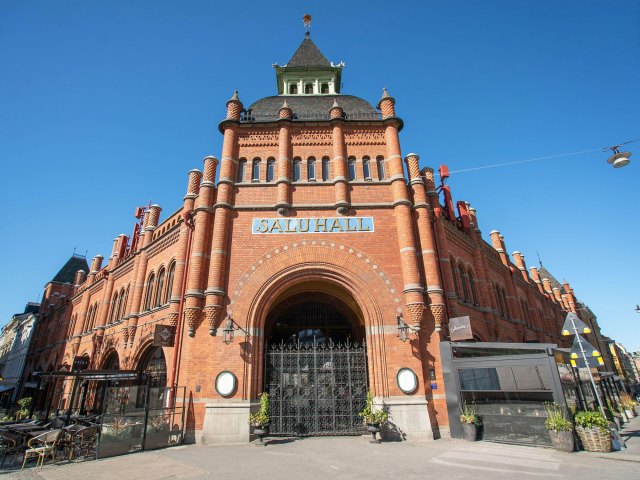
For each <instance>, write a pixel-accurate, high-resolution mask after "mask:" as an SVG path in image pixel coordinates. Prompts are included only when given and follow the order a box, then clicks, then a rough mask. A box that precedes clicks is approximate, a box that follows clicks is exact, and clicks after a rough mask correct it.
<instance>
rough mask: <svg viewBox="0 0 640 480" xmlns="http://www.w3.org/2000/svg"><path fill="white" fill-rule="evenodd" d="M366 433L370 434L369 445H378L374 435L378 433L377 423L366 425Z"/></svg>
mask: <svg viewBox="0 0 640 480" xmlns="http://www.w3.org/2000/svg"><path fill="white" fill-rule="evenodd" d="M367 432H369V433H370V434H371V438H370V439H369V443H380V440H379V439H378V438H376V434H377V433H379V432H380V424H379V423H367Z"/></svg>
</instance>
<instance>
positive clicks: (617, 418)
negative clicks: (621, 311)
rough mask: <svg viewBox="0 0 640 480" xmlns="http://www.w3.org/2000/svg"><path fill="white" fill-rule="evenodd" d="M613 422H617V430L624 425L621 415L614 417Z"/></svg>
mask: <svg viewBox="0 0 640 480" xmlns="http://www.w3.org/2000/svg"><path fill="white" fill-rule="evenodd" d="M613 423H615V424H616V430H620V428H621V427H622V424H621V422H620V417H613Z"/></svg>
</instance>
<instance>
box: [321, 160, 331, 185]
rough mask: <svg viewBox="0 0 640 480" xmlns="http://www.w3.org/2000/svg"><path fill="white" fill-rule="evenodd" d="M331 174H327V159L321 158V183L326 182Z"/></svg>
mask: <svg viewBox="0 0 640 480" xmlns="http://www.w3.org/2000/svg"><path fill="white" fill-rule="evenodd" d="M330 176H331V174H330V173H329V157H322V181H323V182H328V181H329V177H330Z"/></svg>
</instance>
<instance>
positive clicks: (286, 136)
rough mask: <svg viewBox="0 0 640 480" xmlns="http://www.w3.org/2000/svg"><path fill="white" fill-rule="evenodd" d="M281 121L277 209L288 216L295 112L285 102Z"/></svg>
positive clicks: (279, 122)
mask: <svg viewBox="0 0 640 480" xmlns="http://www.w3.org/2000/svg"><path fill="white" fill-rule="evenodd" d="M278 116H279V117H280V120H279V121H278V124H279V126H280V131H279V132H278V160H277V163H276V165H277V167H278V168H277V170H278V178H277V179H276V188H277V189H278V200H277V203H276V209H277V211H278V214H279V215H287V214H288V213H289V209H291V118H292V117H293V111H292V110H291V109H290V108H289V106H288V105H287V102H286V100H285V102H284V104H283V105H282V108H280V110H279V111H278Z"/></svg>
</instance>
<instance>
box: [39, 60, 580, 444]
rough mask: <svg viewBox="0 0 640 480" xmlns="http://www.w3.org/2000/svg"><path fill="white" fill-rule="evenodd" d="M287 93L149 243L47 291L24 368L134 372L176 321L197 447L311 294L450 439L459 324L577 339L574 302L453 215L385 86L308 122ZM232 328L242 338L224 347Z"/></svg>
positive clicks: (210, 166) (209, 168) (156, 227)
mask: <svg viewBox="0 0 640 480" xmlns="http://www.w3.org/2000/svg"><path fill="white" fill-rule="evenodd" d="M280 68H284V67H280ZM332 68H334V69H335V68H336V67H332ZM282 96H283V97H286V98H281V99H280V101H279V103H278V105H277V106H276V107H275V110H274V115H273V116H272V117H269V118H266V117H265V118H261V117H260V116H259V115H257V114H256V115H255V116H253V115H254V114H252V113H251V112H250V110H249V109H245V107H244V106H243V104H242V102H241V100H240V99H239V97H238V95H237V92H236V93H235V94H234V95H233V97H232V98H231V99H230V100H229V101H228V102H227V105H226V107H227V110H226V118H225V119H224V120H223V121H222V122H221V123H220V127H219V128H220V131H221V133H222V135H223V137H224V140H223V147H222V152H221V156H220V159H219V160H218V159H216V158H214V157H207V158H205V159H204V164H203V172H200V171H198V170H192V171H191V172H189V173H188V179H187V180H186V182H185V184H186V195H185V197H184V199H183V202H182V205H181V206H180V208H179V209H178V210H177V211H175V212H174V213H171V214H169V215H168V216H166V218H165V219H164V220H162V221H161V220H160V215H161V209H160V207H159V206H157V205H153V206H151V207H150V208H148V209H147V210H146V211H145V213H144V220H143V224H142V228H141V230H140V235H139V238H138V239H137V240H136V242H135V245H134V242H133V239H131V238H128V237H126V236H119V237H117V238H116V239H115V241H114V248H113V251H112V253H111V256H110V257H109V259H108V262H107V264H106V265H102V258H101V257H96V258H94V260H93V262H92V263H91V268H90V271H89V273H88V275H87V276H86V278H84V275H83V273H80V274H79V275H77V276H76V277H75V285H72V284H60V283H56V282H51V283H50V284H48V286H47V289H46V291H45V295H44V299H43V304H42V308H41V318H40V321H39V324H38V329H37V334H36V338H35V340H34V342H33V348H32V351H31V355H30V359H29V365H28V367H27V368H28V369H29V368H30V369H32V370H33V369H36V368H37V369H41V370H43V371H49V370H57V369H60V368H69V366H70V365H71V363H72V362H73V358H74V357H75V356H81V355H87V356H88V357H89V358H90V366H91V367H90V368H93V369H100V368H103V366H104V361H105V359H106V358H107V357H108V356H109V355H110V354H111V353H112V352H114V351H115V352H117V355H118V358H119V366H120V368H121V369H136V368H139V363H140V359H141V358H142V357H143V355H144V353H145V351H147V349H148V348H149V347H150V345H151V342H152V337H153V331H154V326H155V325H156V324H158V323H163V324H171V325H177V326H178V329H179V330H181V331H183V333H182V335H181V338H180V341H181V343H182V350H181V356H180V358H179V359H177V360H179V361H176V359H175V355H176V348H175V347H167V348H164V355H165V358H166V362H167V378H168V382H171V381H172V380H173V382H174V384H177V385H186V387H187V397H188V398H190V399H191V400H190V401H191V404H190V409H191V410H192V412H193V414H192V415H191V416H190V417H189V422H188V424H187V429H188V431H189V432H190V434H191V435H195V437H196V438H197V437H198V435H200V434H201V433H202V432H203V430H206V428H205V425H204V424H205V423H206V420H205V410H206V409H207V408H209V407H208V405H216V404H219V403H224V402H236V403H238V404H239V403H242V402H248V403H249V404H252V402H255V399H256V398H257V396H258V394H259V393H260V392H261V391H262V390H263V388H264V386H263V378H264V377H263V375H264V372H263V367H264V365H263V355H264V344H265V338H266V335H267V329H268V328H269V325H267V316H268V314H269V312H270V311H271V310H272V309H273V308H274V307H275V306H276V305H277V304H278V303H279V302H280V301H282V299H283V298H284V299H286V298H288V297H289V296H291V295H294V294H297V293H300V292H303V291H314V292H320V293H322V294H326V295H329V296H332V297H335V298H336V299H337V300H338V301H340V302H343V303H344V304H347V305H350V306H352V309H353V311H354V312H356V313H357V314H356V317H357V318H358V322H360V323H361V326H362V327H363V328H364V331H365V332H366V342H367V348H368V351H367V358H368V375H369V386H370V388H371V390H372V391H373V392H374V394H375V395H376V397H377V398H379V399H380V401H382V402H387V401H389V402H393V401H394V399H395V401H398V402H403V401H405V399H406V398H407V397H412V398H414V399H418V400H419V401H420V402H422V403H420V405H423V406H422V407H421V408H424V409H425V410H427V411H428V421H429V423H430V428H431V431H432V432H433V434H434V435H436V436H437V435H438V432H441V433H442V434H446V431H447V424H448V419H447V407H446V403H445V398H444V394H445V392H444V391H443V386H444V382H443V379H442V372H441V368H440V361H439V358H440V354H439V342H440V341H441V340H446V339H447V338H448V330H447V321H448V318H452V317H458V316H464V315H468V316H469V317H470V318H471V323H472V328H473V332H474V337H475V339H476V340H478V341H506V342H548V343H557V344H559V345H564V344H565V340H563V339H562V338H561V337H559V332H560V328H561V326H562V323H563V320H564V317H565V315H566V313H565V312H566V311H576V305H577V301H576V299H575V297H574V295H573V291H572V290H571V289H570V287H569V286H568V285H567V286H566V291H564V292H563V293H561V292H559V291H554V289H553V288H552V287H551V285H550V283H549V282H548V281H545V280H547V279H546V278H540V274H539V272H538V270H537V269H536V268H535V267H532V268H530V269H529V270H528V269H527V266H526V264H525V259H524V256H523V255H522V254H520V253H519V252H514V253H513V254H512V255H511V257H510V256H509V255H508V253H507V248H506V245H505V240H504V238H503V237H502V236H501V235H500V233H499V232H497V231H493V232H491V234H490V237H489V238H490V240H489V241H485V240H484V239H483V238H482V235H481V231H480V228H479V225H480V221H479V217H480V215H479V213H477V212H476V211H475V210H474V209H473V208H471V207H470V206H469V204H466V203H464V202H458V210H457V211H454V210H453V208H448V206H447V205H446V202H443V199H442V198H441V193H440V192H439V191H438V189H437V187H438V186H437V185H436V184H435V182H434V172H433V170H432V169H430V168H428V167H427V168H423V169H422V170H420V168H419V158H418V156H417V155H415V154H409V155H407V156H406V158H403V157H402V154H401V147H400V137H399V132H400V130H401V129H402V126H403V123H402V120H401V119H400V118H398V117H397V116H396V109H395V100H394V99H393V98H392V97H390V96H389V94H388V93H387V92H386V90H385V91H384V94H383V97H382V98H381V100H380V102H379V103H378V109H379V110H380V112H381V114H379V115H377V116H375V117H374V116H371V115H360V116H359V115H358V112H355V113H354V112H353V111H350V110H349V104H348V102H347V99H344V100H343V99H342V98H341V96H340V95H332V96H330V97H331V98H330V99H329V101H328V104H327V106H326V108H325V107H323V108H324V110H322V111H319V112H318V115H317V116H316V117H315V118H305V117H304V115H302V113H300V112H297V111H296V106H295V105H294V102H292V101H291V100H290V98H289V97H288V96H286V95H282ZM352 98H355V97H352ZM287 100H289V102H288V103H287ZM294 100H295V99H294ZM303 100H304V99H303ZM309 101H311V100H309ZM314 101H315V100H314ZM360 101H361V102H364V101H362V100H361V99H360ZM290 105H291V106H290ZM343 105H344V106H343ZM256 108H257V107H256ZM314 108H319V107H314ZM327 159H328V162H329V172H328V174H329V177H328V178H324V175H323V174H324V170H323V169H324V166H323V163H324V162H325V161H327ZM271 162H273V166H272V167H270V165H272V163H271ZM298 162H299V163H298ZM310 165H313V168H314V170H315V171H313V170H310V169H311V168H312V167H311V166H310ZM268 168H273V173H272V174H271V173H268V171H267V170H268ZM218 169H219V175H218V178H217V181H216V175H217V170H218ZM240 169H244V176H243V178H239V173H240V171H239V170H240ZM310 171H311V172H312V173H314V176H313V178H309V172H310ZM360 217H372V218H373V224H374V227H375V228H374V229H373V231H368V232H357V233H351V232H343V231H341V227H339V226H338V227H336V223H333V222H334V220H335V219H340V218H343V219H350V218H360ZM255 218H261V219H279V220H283V221H286V220H289V219H307V218H322V219H326V220H327V222H329V224H330V225H332V226H333V231H331V232H330V233H329V232H327V233H325V232H322V231H318V232H312V231H309V232H304V233H297V234H288V233H285V232H282V233H279V232H278V230H276V231H275V232H274V233H271V234H256V233H252V222H253V220H254V219H255ZM284 225H285V228H286V226H287V225H289V224H286V223H285V224H284ZM325 228H326V227H325ZM329 228H331V227H329ZM316 230H322V229H321V228H320V229H318V228H316ZM398 315H401V316H402V318H403V319H404V321H405V322H406V323H407V324H408V325H409V326H410V327H411V328H412V329H413V332H414V333H412V336H411V339H410V341H408V342H402V341H400V340H399V338H398V334H397V317H398ZM228 318H231V319H233V321H234V322H235V325H237V326H238V327H240V328H239V329H237V330H236V331H235V340H234V341H233V342H231V343H229V344H228V345H227V344H225V343H224V342H223V338H222V335H221V330H222V327H223V326H224V322H225V319H228ZM174 364H177V366H178V367H177V368H178V371H176V372H174V371H173V368H174ZM402 367H409V368H411V369H412V370H413V371H414V372H415V373H416V374H417V375H418V379H419V388H418V390H417V391H416V392H414V393H413V394H412V395H405V394H404V393H403V392H402V391H401V390H400V389H399V388H398V386H397V384H396V374H397V372H398V370H399V369H400V368H402ZM223 370H228V371H232V372H233V373H234V374H235V375H236V377H237V379H238V388H237V390H236V392H235V393H234V394H233V396H231V397H230V398H227V399H223V398H222V397H220V395H218V394H217V393H216V390H215V388H214V379H215V378H216V375H217V374H218V373H219V372H221V371H223ZM432 375H435V380H433V379H432V378H433V377H432ZM432 383H436V384H438V385H439V386H440V387H439V389H437V390H434V391H432V390H431V384H432ZM192 438H193V437H192Z"/></svg>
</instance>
